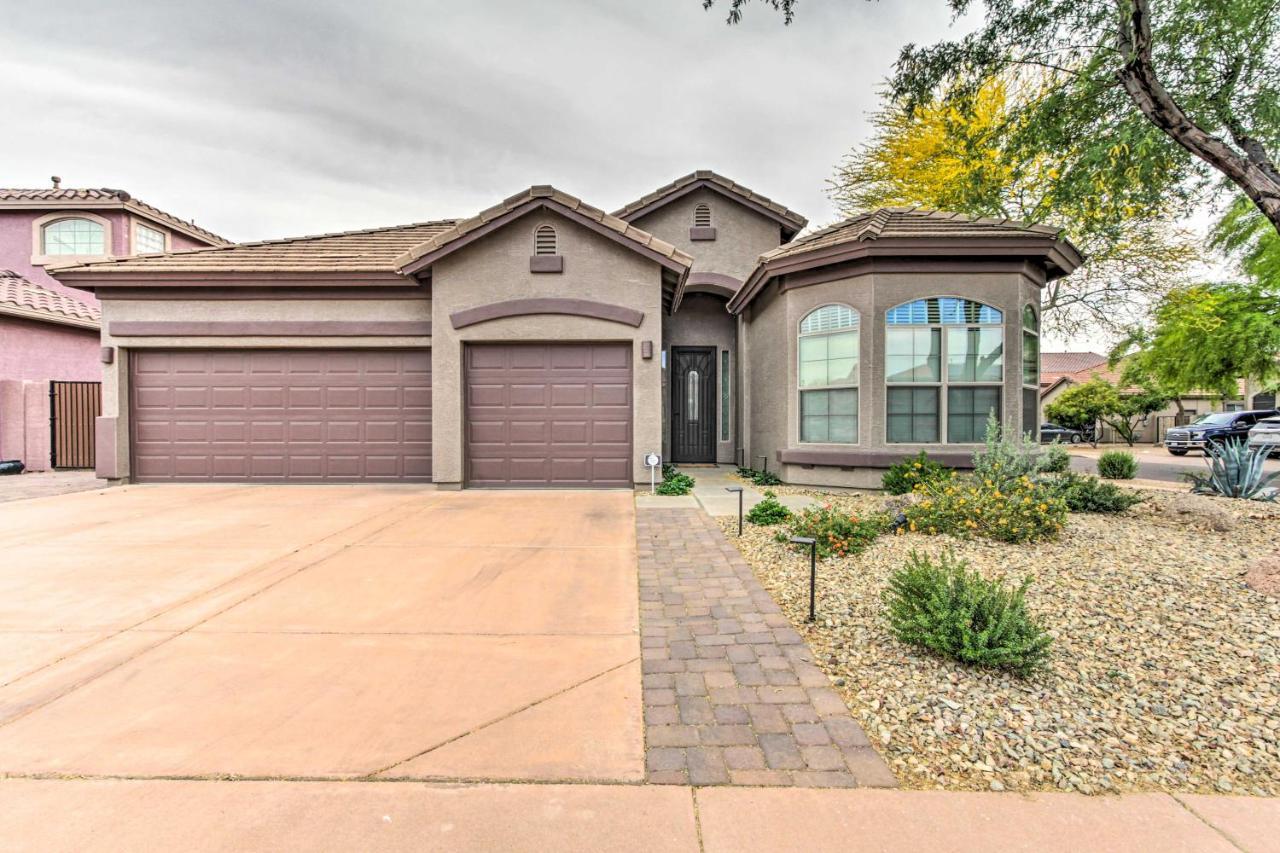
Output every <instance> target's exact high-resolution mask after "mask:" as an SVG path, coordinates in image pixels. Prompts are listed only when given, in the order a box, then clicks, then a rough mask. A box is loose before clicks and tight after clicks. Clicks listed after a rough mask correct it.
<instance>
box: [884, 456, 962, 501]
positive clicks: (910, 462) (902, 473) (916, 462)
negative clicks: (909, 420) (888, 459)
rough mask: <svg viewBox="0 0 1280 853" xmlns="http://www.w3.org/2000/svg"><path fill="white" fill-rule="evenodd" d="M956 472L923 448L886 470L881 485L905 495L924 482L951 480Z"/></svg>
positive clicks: (895, 492)
mask: <svg viewBox="0 0 1280 853" xmlns="http://www.w3.org/2000/svg"><path fill="white" fill-rule="evenodd" d="M954 474H955V471H952V470H951V469H950V468H948V467H946V466H945V465H943V464H942V463H940V462H934V461H933V460H932V459H930V458H929V457H928V456H927V455H926V454H925V452H924V451H923V450H921V451H920V453H919V454H917V455H915V456H909V457H907V458H906V459H903V460H902V461H901V462H895V463H894V464H893V465H890V466H889V470H887V471H885V472H884V477H882V478H881V480H880V485H881V486H883V487H884V490H885V491H886V492H888V493H889V494H891V495H905V494H906V493H907V492H910V491H912V490H913V489H915V487H916V486H919V485H922V484H924V483H932V482H936V481H939V480H950V479H951V477H952V476H953V475H954Z"/></svg>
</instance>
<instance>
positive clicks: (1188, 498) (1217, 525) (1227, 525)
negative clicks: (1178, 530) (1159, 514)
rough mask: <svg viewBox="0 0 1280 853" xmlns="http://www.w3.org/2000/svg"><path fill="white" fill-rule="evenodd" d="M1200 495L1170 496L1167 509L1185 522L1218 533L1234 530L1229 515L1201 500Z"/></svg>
mask: <svg viewBox="0 0 1280 853" xmlns="http://www.w3.org/2000/svg"><path fill="white" fill-rule="evenodd" d="M1202 498H1203V496H1202V495H1183V494H1174V495H1171V496H1170V498H1169V501H1168V504H1167V506H1168V509H1169V510H1170V511H1171V512H1173V513H1174V514H1175V515H1176V516H1177V517H1178V518H1180V519H1181V520H1183V521H1185V522H1189V523H1191V524H1195V525H1198V526H1201V527H1208V528H1209V529H1210V530H1215V531H1217V532H1219V533H1226V532H1228V531H1231V530H1234V529H1235V526H1236V523H1235V519H1234V518H1232V517H1231V514H1230V513H1228V512H1227V511H1226V510H1224V509H1222V508H1221V507H1219V506H1216V505H1215V504H1213V503H1211V502H1209V501H1205V500H1202Z"/></svg>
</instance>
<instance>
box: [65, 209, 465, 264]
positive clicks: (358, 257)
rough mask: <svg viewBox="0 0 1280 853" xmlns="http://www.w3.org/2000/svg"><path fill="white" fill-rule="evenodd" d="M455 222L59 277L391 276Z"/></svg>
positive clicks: (318, 237)
mask: <svg viewBox="0 0 1280 853" xmlns="http://www.w3.org/2000/svg"><path fill="white" fill-rule="evenodd" d="M455 222H456V220H453V219H442V220H438V221H435V222H418V223H414V224H412V225H394V226H391V227H384V228H369V229H365V230H362V231H343V232H339V233H334V234H315V235H311V236H306V237H290V238H286V239H282V240H261V241H258V242H254V243H238V244H234V245H231V246H219V247H214V248H208V249H190V250H187V251H184V252H169V253H167V254H163V255H139V256H134V257H128V258H117V259H115V260H110V261H95V262H91V263H84V264H72V265H68V266H62V267H57V268H54V269H51V271H53V272H55V273H63V272H69V271H74V272H83V271H92V272H102V273H117V272H130V273H136V272H395V271H396V268H397V265H396V259H397V258H399V257H400V256H401V255H403V254H404V253H405V252H406V251H408V250H409V249H412V248H413V247H414V246H417V245H420V244H421V243H422V242H423V241H425V240H429V239H430V238H431V237H432V236H434V235H436V234H439V233H440V232H442V231H447V230H448V229H449V228H451V227H452V226H453V225H454V224H455Z"/></svg>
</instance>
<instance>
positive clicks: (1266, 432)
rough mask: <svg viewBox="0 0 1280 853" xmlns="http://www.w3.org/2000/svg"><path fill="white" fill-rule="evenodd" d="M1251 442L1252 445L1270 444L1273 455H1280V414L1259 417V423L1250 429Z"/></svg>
mask: <svg viewBox="0 0 1280 853" xmlns="http://www.w3.org/2000/svg"><path fill="white" fill-rule="evenodd" d="M1249 444H1250V446H1252V447H1259V446H1261V445H1264V444H1266V445H1269V446H1270V447H1271V453H1270V454H1269V455H1271V456H1280V416H1276V417H1271V418H1258V423H1257V425H1256V426H1254V428H1253V429H1251V430H1249Z"/></svg>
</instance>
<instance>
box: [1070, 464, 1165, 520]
mask: <svg viewBox="0 0 1280 853" xmlns="http://www.w3.org/2000/svg"><path fill="white" fill-rule="evenodd" d="M1051 488H1052V489H1053V492H1054V494H1056V495H1057V496H1058V497H1060V498H1062V500H1063V501H1064V502H1066V504H1067V509H1068V510H1069V511H1070V512H1124V511H1125V510H1126V509H1128V508H1129V507H1131V506H1134V505H1136V504H1140V503H1142V502H1143V501H1144V500H1145V498H1144V497H1143V496H1142V495H1141V494H1139V493H1138V492H1135V491H1133V490H1132V489H1124V488H1121V487H1120V486H1117V485H1116V484H1115V483H1108V482H1106V481H1104V480H1099V479H1098V478H1097V477H1094V476H1092V475H1090V474H1076V473H1074V472H1070V471H1069V472H1067V473H1065V474H1062V475H1061V476H1059V477H1057V478H1056V479H1055V480H1054V481H1052V483H1051Z"/></svg>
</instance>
